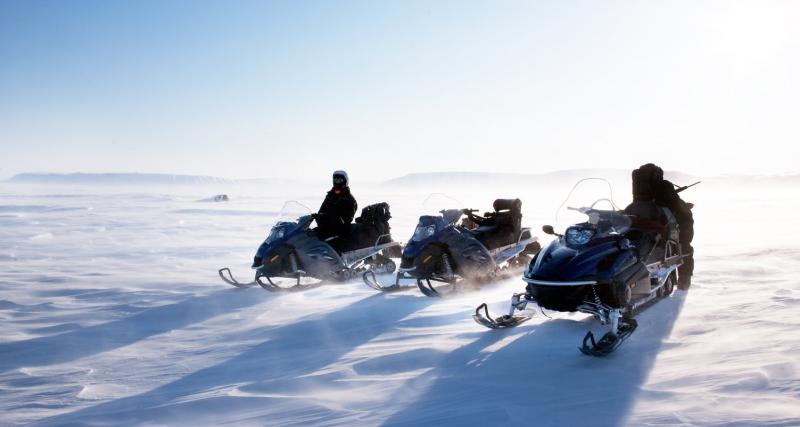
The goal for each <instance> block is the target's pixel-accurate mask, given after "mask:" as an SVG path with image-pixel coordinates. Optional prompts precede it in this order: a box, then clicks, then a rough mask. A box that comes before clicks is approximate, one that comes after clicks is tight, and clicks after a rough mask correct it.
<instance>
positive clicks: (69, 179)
mask: <svg viewBox="0 0 800 427" xmlns="http://www.w3.org/2000/svg"><path fill="white" fill-rule="evenodd" d="M8 182H15V183H29V184H114V185H125V184H175V185H194V184H231V183H233V182H234V181H233V180H229V179H225V178H219V177H215V176H202V175H174V174H158V173H135V172H134V173H80V172H78V173H21V174H18V175H14V176H13V177H11V178H10V179H9V180H8Z"/></svg>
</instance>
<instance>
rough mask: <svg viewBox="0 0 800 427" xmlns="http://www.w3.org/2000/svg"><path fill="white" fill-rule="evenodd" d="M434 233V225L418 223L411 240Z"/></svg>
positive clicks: (423, 237) (421, 238)
mask: <svg viewBox="0 0 800 427" xmlns="http://www.w3.org/2000/svg"><path fill="white" fill-rule="evenodd" d="M434 233H436V226H435V225H427V226H426V225H418V226H417V228H416V230H414V236H413V237H411V240H413V241H415V242H419V241H422V240H425V239H427V238H428V237H431V236H433V234H434Z"/></svg>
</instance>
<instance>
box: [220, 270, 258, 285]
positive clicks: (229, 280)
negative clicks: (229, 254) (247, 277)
mask: <svg viewBox="0 0 800 427" xmlns="http://www.w3.org/2000/svg"><path fill="white" fill-rule="evenodd" d="M217 273H218V274H219V277H220V278H221V279H222V280H223V281H224V282H225V283H227V284H229V285H231V286H235V287H237V288H240V289H247V288H251V287H253V286H255V285H257V284H258V283H256V281H255V280H253V281H252V282H249V283H242V282H240V281H238V280H236V278H234V277H233V273H231V269H230V268H228V267H225V268H220V269H219V271H218V272H217ZM226 275H227V277H225V276H226Z"/></svg>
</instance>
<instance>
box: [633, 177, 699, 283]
mask: <svg viewBox="0 0 800 427" xmlns="http://www.w3.org/2000/svg"><path fill="white" fill-rule="evenodd" d="M631 175H632V177H633V200H634V201H638V200H652V201H654V202H655V204H656V205H658V206H663V207H666V208H667V209H669V210H670V212H672V214H673V215H674V216H675V220H676V221H677V222H678V227H679V228H680V237H679V242H680V244H681V250H682V251H683V254H684V255H688V256H687V257H686V258H684V260H683V265H681V266H680V267H679V268H678V288H680V289H688V288H689V286H690V285H691V283H692V274H693V273H694V248H693V247H692V239H694V217H693V216H692V206H693V205H692V204H691V203H686V202H685V201H683V200H682V199H681V197H680V196H679V195H678V192H677V191H676V189H675V188H676V187H675V185H674V184H673V183H671V182H670V181H668V180H666V179H664V171H663V170H662V169H661V168H660V167H658V166H656V165H654V164H652V163H647V164H645V165H642V166H641V167H639V168H638V169H636V170H634V171H633V173H632V174H631Z"/></svg>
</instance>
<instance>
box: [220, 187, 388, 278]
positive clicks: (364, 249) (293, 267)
mask: <svg viewBox="0 0 800 427" xmlns="http://www.w3.org/2000/svg"><path fill="white" fill-rule="evenodd" d="M298 213H302V214H301V215H300V217H299V218H297V219H296V220H289V219H288V218H289V217H292V218H293V217H295V216H296V215H297V214H298ZM389 218H391V214H390V212H389V205H388V204H386V203H378V204H374V205H370V206H367V207H365V208H364V209H363V210H362V211H361V216H360V217H358V218H356V222H355V223H354V224H352V225H351V231H350V234H349V236H347V237H346V238H345V239H343V241H338V242H334V239H339V237H338V236H334V237H331V238H328V239H325V240H324V241H323V240H320V239H319V238H318V237H317V234H316V233H315V231H314V230H312V229H310V228H309V227H310V225H311V223H312V222H313V221H314V215H313V214H311V213H310V210H309V209H308V208H307V207H305V206H303V205H301V204H300V203H297V202H287V204H286V205H284V209H283V210H282V213H281V215H280V216H279V219H278V221H277V222H276V224H275V225H274V226H273V227H272V230H271V231H270V233H269V235H268V236H267V238H266V240H264V243H262V244H261V246H259V248H258V250H257V251H256V255H255V257H254V258H253V265H252V266H251V268H252V269H253V270H255V271H256V272H255V279H254V280H253V281H252V282H250V283H241V282H239V281H237V280H236V279H235V278H234V277H233V275H232V274H231V271H230V269H229V268H222V269H220V270H219V276H220V277H221V278H222V280H224V281H225V282H226V283H228V284H230V285H233V286H236V287H240V288H244V287H250V286H254V285H256V284H258V285H260V286H261V287H262V288H264V289H266V290H268V291H273V292H275V291H298V290H303V289H309V288H312V287H316V286H319V285H321V284H323V283H324V282H325V281H330V280H339V281H342V280H348V279H350V278H352V277H355V276H356V275H357V274H360V273H363V272H365V271H375V272H378V273H392V272H394V270H395V268H396V264H395V262H394V261H393V260H392V259H391V258H392V257H394V258H397V257H399V255H400V252H401V250H400V244H399V243H398V242H395V241H392V236H391V233H390V228H389ZM334 247H335V248H336V249H334ZM276 277H281V278H290V279H294V280H293V281H294V282H295V283H294V285H292V286H288V287H284V286H280V285H278V284H277V283H276V282H275V281H274V280H273V279H275V278H276ZM307 277H308V278H313V279H317V282H316V283H311V284H303V283H301V279H302V278H307Z"/></svg>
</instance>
